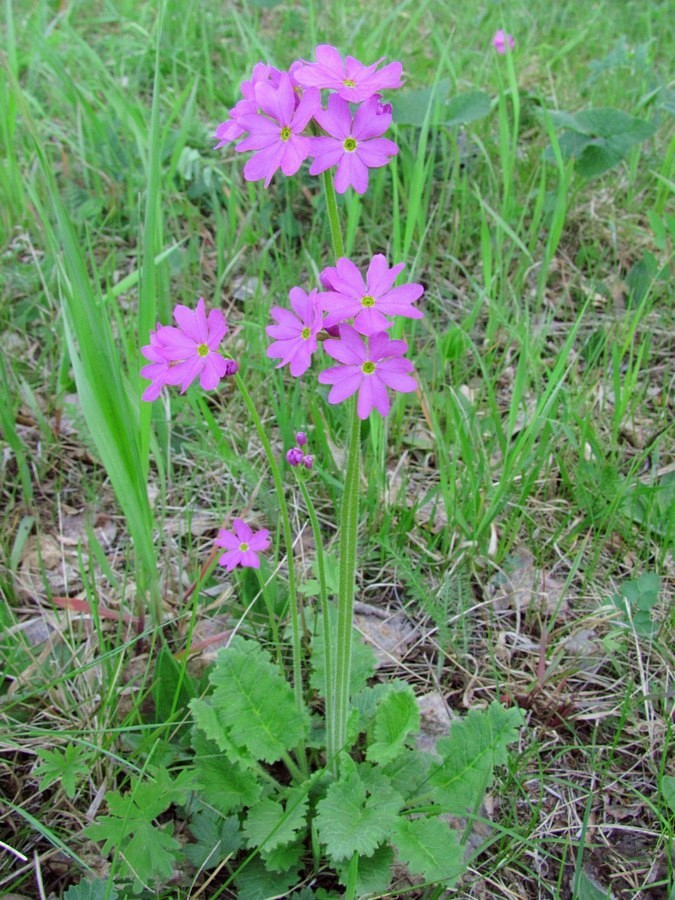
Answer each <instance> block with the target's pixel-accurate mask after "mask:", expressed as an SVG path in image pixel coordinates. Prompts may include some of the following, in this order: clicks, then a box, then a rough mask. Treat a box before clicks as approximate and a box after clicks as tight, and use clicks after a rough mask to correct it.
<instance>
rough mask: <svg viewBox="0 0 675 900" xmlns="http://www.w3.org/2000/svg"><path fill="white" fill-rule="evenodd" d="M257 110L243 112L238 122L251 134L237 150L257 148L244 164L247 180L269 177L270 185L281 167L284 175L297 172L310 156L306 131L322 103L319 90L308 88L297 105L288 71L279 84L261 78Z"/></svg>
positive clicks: (267, 179) (257, 91)
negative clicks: (259, 111) (259, 110)
mask: <svg viewBox="0 0 675 900" xmlns="http://www.w3.org/2000/svg"><path fill="white" fill-rule="evenodd" d="M255 97H256V102H257V105H258V107H259V108H260V109H261V110H262V112H263V113H264V115H259V114H258V113H257V112H253V113H245V114H244V115H242V116H239V118H238V120H237V122H238V125H239V126H240V127H241V128H243V129H244V130H245V131H248V132H249V136H248V137H246V138H244V140H243V141H240V142H239V144H237V148H236V149H237V152H238V153H244V152H246V151H247V150H256V151H258V152H257V153H255V154H254V155H253V156H252V157H251V158H250V159H249V160H248V161H247V163H246V165H245V166H244V178H245V179H246V180H247V181H259V180H260V179H263V178H264V179H265V187H267V186H268V185H269V183H270V181H271V179H272V176H273V175H274V173H275V172H276V171H277V169H281V171H282V172H283V173H284V175H294V174H295V173H296V172H297V171H298V169H299V168H300V166H301V165H302V163H303V162H304V161H305V160H306V159H307V157H308V156H309V154H310V150H311V140H310V138H309V137H306V136H304V135H303V134H302V132H303V131H304V130H305V128H306V127H307V123H308V122H309V120H310V119H311V118H312V116H313V115H314V113H315V112H316V110H317V109H320V107H321V98H320V94H319V92H318V91H317V90H316V89H314V90H308V91H305V93H304V95H303V97H302V99H301V100H300V103H299V104H298V107H297V109H296V105H295V101H296V94H295V91H294V90H293V85H292V84H291V79H290V76H289V75H288V73H287V72H282V73H281V78H280V81H279V86H278V87H276V88H275V87H273V86H272V85H271V84H270V83H269V82H264V81H258V82H257V83H256V85H255Z"/></svg>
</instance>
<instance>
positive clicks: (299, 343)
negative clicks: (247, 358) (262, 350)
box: [265, 287, 323, 378]
mask: <svg viewBox="0 0 675 900" xmlns="http://www.w3.org/2000/svg"><path fill="white" fill-rule="evenodd" d="M288 296H289V298H290V301H291V306H292V307H293V312H291V311H290V310H289V309H284V308H283V307H281V306H273V307H272V309H271V310H270V315H271V316H272V318H273V319H276V321H277V323H278V324H277V325H268V326H267V328H266V329H265V330H266V332H267V334H268V335H269V337H271V338H276V340H275V341H274V343H273V344H270V346H269V347H268V348H267V356H268V357H269V358H270V359H280V360H281V362H280V363H279V364H278V365H277V369H279V368H281V366H285V365H287V364H288V363H290V369H291V375H293V377H294V378H298V377H299V376H300V375H304V373H305V372H306V371H307V369H308V368H309V366H310V363H311V361H312V354H313V353H314V352H315V350H316V348H317V339H316V336H317V334H318V333H319V332H320V331H321V327H322V318H323V317H322V313H321V306H320V305H319V303H318V294H317V291H316V290H312V291H310V292H309V294H306V293H305V292H304V291H303V290H302V288H299V287H294V288H291V290H290V291H289V293H288Z"/></svg>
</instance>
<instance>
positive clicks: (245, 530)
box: [216, 519, 270, 572]
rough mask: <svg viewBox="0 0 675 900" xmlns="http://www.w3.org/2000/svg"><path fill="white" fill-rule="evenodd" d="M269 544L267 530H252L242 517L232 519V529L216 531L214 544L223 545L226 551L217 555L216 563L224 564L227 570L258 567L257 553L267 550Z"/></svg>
mask: <svg viewBox="0 0 675 900" xmlns="http://www.w3.org/2000/svg"><path fill="white" fill-rule="evenodd" d="M269 545H270V538H269V531H267V529H265V528H263V529H262V530H261V531H256V532H253V531H252V530H251V528H250V527H249V526H248V525H247V524H246V522H244V521H243V519H235V520H234V529H233V530H232V531H225V529H224V528H221V530H220V531H219V532H218V537H217V538H216V546H217V547H224V548H225V550H226V552H225V553H223V555H222V556H220V557H219V559H218V563H219V565H221V566H225V568H226V569H227V571H228V572H231V571H232V569H235V568H236V567H237V566H241V567H242V568H250V569H259V568H260V560H259V558H258V554H259V553H262V551H263V550H267V548H268V547H269Z"/></svg>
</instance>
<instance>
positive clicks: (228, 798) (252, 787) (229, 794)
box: [192, 732, 262, 815]
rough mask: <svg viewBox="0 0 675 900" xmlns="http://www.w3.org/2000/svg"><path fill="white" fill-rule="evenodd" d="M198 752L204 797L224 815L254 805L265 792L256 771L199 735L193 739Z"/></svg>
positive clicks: (196, 772) (196, 760) (196, 767)
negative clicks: (247, 767) (233, 759)
mask: <svg viewBox="0 0 675 900" xmlns="http://www.w3.org/2000/svg"><path fill="white" fill-rule="evenodd" d="M192 746H193V747H194V750H195V754H196V755H195V760H194V767H195V774H196V777H197V778H198V779H199V783H200V784H201V785H202V796H203V797H207V798H208V801H209V804H210V805H211V806H213V807H214V808H215V809H217V810H218V812H220V813H222V814H223V815H227V814H228V813H232V812H236V811H237V810H239V809H242V808H243V807H245V806H251V805H252V804H253V803H255V802H256V800H258V798H259V797H260V794H261V793H262V785H261V783H260V782H259V781H258V778H257V776H256V774H255V772H253V771H251V770H250V769H244V768H242V767H241V766H240V765H239V764H238V763H235V762H232V761H231V760H229V759H228V758H227V757H226V756H225V755H224V754H223V753H221V752H220V750H219V749H218V747H217V746H216V745H215V744H213V743H211V742H210V741H207V740H206V738H205V737H203V735H201V734H200V733H199V732H195V734H194V735H193V738H192Z"/></svg>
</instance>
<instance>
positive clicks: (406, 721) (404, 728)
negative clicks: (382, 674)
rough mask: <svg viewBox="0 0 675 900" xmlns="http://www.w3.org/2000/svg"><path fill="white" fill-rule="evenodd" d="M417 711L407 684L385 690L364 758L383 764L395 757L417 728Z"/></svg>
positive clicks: (418, 723)
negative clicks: (386, 692) (394, 689)
mask: <svg viewBox="0 0 675 900" xmlns="http://www.w3.org/2000/svg"><path fill="white" fill-rule="evenodd" d="M419 727H420V711H419V709H418V706H417V702H416V701H415V695H414V694H413V690H412V688H411V687H410V685H405V686H404V687H403V688H402V689H400V690H396V691H391V692H389V693H388V694H387V695H386V696H385V697H384V698H383V699H382V700H381V701H380V703H379V704H378V707H377V711H376V713H375V726H374V729H373V737H374V741H373V743H372V744H371V745H370V746H369V747H368V750H367V752H366V759H368V761H369V762H377V763H381V764H382V765H384V764H385V763H388V762H390V761H391V760H392V759H394V758H395V757H397V756H398V755H399V754H400V753H401V751H402V750H403V749H404V747H405V739H406V738H407V737H408V735H409V734H412V733H414V732H416V731H419Z"/></svg>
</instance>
